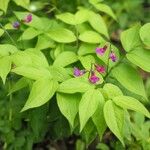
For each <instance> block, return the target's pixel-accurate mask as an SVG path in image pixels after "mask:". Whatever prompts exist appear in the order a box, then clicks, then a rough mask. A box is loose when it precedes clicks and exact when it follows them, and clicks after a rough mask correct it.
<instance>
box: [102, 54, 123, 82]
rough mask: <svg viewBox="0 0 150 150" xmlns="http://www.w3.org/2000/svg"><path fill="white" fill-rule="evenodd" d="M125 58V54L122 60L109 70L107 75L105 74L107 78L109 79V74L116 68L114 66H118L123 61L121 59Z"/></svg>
mask: <svg viewBox="0 0 150 150" xmlns="http://www.w3.org/2000/svg"><path fill="white" fill-rule="evenodd" d="M124 58H125V55H123V56H122V57H121V58H120V60H119V61H118V62H117V63H116V64H115V65H114V66H113V67H112V68H111V69H110V70H109V71H108V73H107V74H106V76H105V78H104V79H105V80H106V79H107V77H108V76H109V74H110V73H111V71H112V70H113V69H114V68H116V67H117V66H118V65H119V64H120V63H121V61H122V60H123V59H124Z"/></svg>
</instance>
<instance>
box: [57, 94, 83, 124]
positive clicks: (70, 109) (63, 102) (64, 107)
mask: <svg viewBox="0 0 150 150" xmlns="http://www.w3.org/2000/svg"><path fill="white" fill-rule="evenodd" d="M80 99H81V96H80V95H79V94H64V93H57V104H58V107H59V109H60V111H61V113H62V114H63V115H64V116H65V117H66V118H67V119H68V121H69V123H70V125H71V126H72V127H74V120H75V117H76V115H77V113H78V107H79V102H80Z"/></svg>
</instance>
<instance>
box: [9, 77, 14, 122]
mask: <svg viewBox="0 0 150 150" xmlns="http://www.w3.org/2000/svg"><path fill="white" fill-rule="evenodd" d="M8 84H9V92H10V90H11V77H10V80H9V83H8ZM12 98H13V97H12V94H10V95H9V104H10V108H9V121H11V120H12V108H11V102H12Z"/></svg>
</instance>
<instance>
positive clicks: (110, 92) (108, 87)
mask: <svg viewBox="0 0 150 150" xmlns="http://www.w3.org/2000/svg"><path fill="white" fill-rule="evenodd" d="M103 90H104V92H105V93H106V95H107V99H112V98H114V97H116V96H119V95H123V93H122V91H121V90H120V88H119V87H118V86H116V85H114V84H111V83H106V84H105V85H104V87H103Z"/></svg>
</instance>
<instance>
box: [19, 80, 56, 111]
mask: <svg viewBox="0 0 150 150" xmlns="http://www.w3.org/2000/svg"><path fill="white" fill-rule="evenodd" d="M57 88H58V83H57V82H56V81H55V80H53V79H49V78H42V79H39V80H37V81H35V82H34V83H33V86H32V90H31V92H30V95H29V98H28V100H27V102H26V104H25V106H24V107H23V109H22V110H21V111H25V110H27V109H30V108H34V107H39V106H41V105H43V104H45V103H46V102H48V101H49V100H50V99H51V98H52V96H53V95H54V94H55V91H56V90H57Z"/></svg>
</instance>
